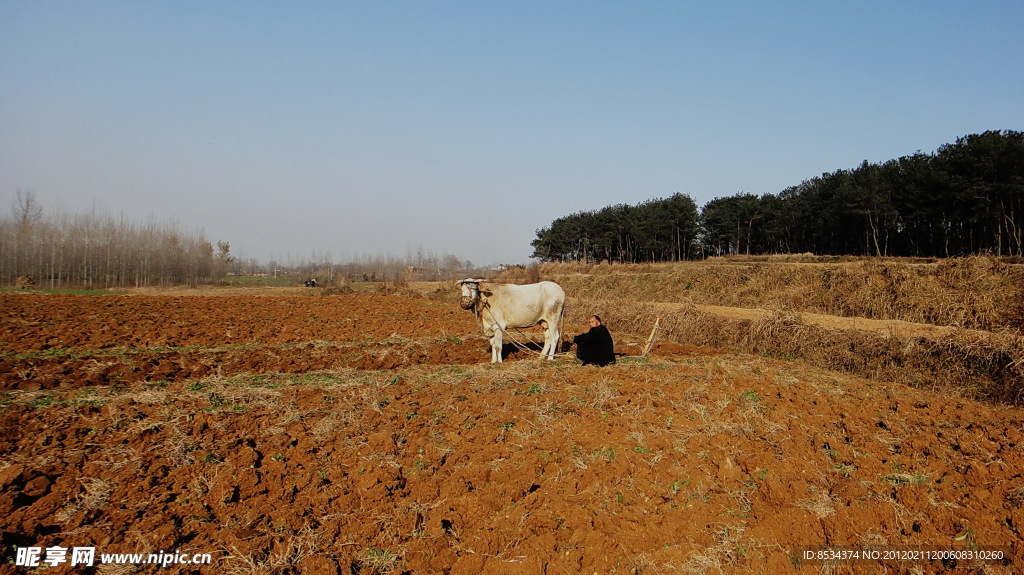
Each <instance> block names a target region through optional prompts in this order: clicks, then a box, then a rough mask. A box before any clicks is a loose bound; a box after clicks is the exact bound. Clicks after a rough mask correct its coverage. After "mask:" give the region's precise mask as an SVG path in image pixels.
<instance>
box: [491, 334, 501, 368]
mask: <svg viewBox="0 0 1024 575" xmlns="http://www.w3.org/2000/svg"><path fill="white" fill-rule="evenodd" d="M491 363H502V361H501V329H500V328H498V327H497V326H495V328H494V335H492V336H491Z"/></svg>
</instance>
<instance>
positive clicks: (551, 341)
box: [540, 320, 558, 359]
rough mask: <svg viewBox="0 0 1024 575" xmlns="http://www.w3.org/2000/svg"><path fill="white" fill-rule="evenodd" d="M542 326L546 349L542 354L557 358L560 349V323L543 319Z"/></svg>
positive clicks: (549, 357) (547, 357) (545, 356)
mask: <svg viewBox="0 0 1024 575" xmlns="http://www.w3.org/2000/svg"><path fill="white" fill-rule="evenodd" d="M540 326H541V327H542V328H543V329H544V349H542V350H541V352H540V355H541V357H544V358H546V359H555V353H556V352H557V351H558V325H557V324H552V323H548V322H546V321H544V320H541V322H540Z"/></svg>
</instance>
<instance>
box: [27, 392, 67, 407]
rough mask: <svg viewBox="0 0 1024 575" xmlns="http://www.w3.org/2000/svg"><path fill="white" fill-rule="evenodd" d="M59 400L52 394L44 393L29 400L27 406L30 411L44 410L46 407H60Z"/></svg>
mask: <svg viewBox="0 0 1024 575" xmlns="http://www.w3.org/2000/svg"><path fill="white" fill-rule="evenodd" d="M60 403H61V401H60V398H58V397H57V396H55V395H53V394H52V393H44V394H42V395H39V396H36V397H33V398H32V399H30V400H29V402H28V406H29V407H31V408H32V409H46V408H47V407H54V406H57V405H60Z"/></svg>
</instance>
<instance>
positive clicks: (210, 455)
mask: <svg viewBox="0 0 1024 575" xmlns="http://www.w3.org/2000/svg"><path fill="white" fill-rule="evenodd" d="M203 461H205V462H206V463H223V462H224V458H223V457H221V456H220V455H217V454H216V453H214V452H212V451H207V452H206V457H204V458H203Z"/></svg>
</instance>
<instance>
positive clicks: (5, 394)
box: [0, 391, 14, 407]
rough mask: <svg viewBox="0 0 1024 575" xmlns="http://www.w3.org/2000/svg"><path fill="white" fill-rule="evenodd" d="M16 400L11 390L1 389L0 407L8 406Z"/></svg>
mask: <svg viewBox="0 0 1024 575" xmlns="http://www.w3.org/2000/svg"><path fill="white" fill-rule="evenodd" d="M12 401H14V394H13V393H11V392H9V391H0V407H7V406H8V405H10V404H11V402H12Z"/></svg>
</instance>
